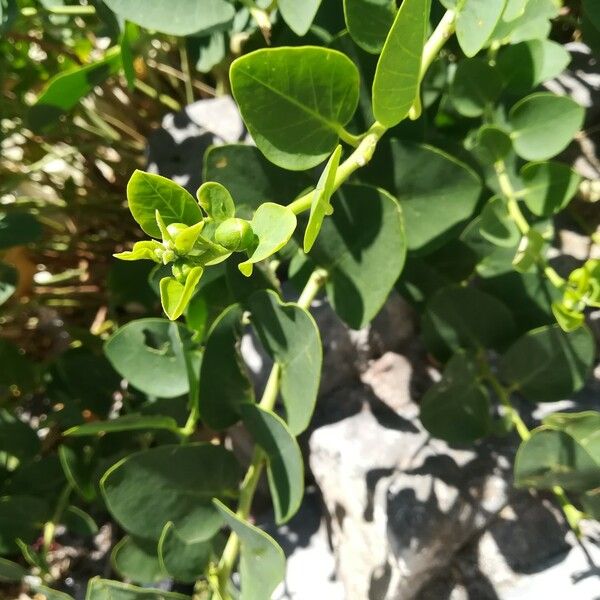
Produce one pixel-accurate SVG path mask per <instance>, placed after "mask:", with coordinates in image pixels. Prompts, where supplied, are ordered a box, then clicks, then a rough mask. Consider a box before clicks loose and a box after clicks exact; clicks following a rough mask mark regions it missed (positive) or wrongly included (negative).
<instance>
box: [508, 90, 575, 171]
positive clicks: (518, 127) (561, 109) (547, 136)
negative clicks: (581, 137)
mask: <svg viewBox="0 0 600 600" xmlns="http://www.w3.org/2000/svg"><path fill="white" fill-rule="evenodd" d="M583 117H584V110H583V108H582V107H581V106H579V104H577V102H575V101H574V100H572V99H571V98H568V97H566V96H556V95H554V94H550V93H546V92H540V93H537V94H532V95H531V96H527V97H526V98H523V99H522V100H520V101H519V102H517V103H516V104H515V105H514V106H513V107H512V109H511V111H510V115H509V122H510V125H511V127H512V132H511V138H512V141H513V145H514V147H515V151H516V153H517V154H518V155H519V156H520V157H521V158H524V159H525V160H547V159H549V158H552V157H553V156H555V155H556V154H558V153H559V152H562V151H563V150H564V149H565V148H566V147H567V146H568V145H569V143H570V142H571V140H572V139H573V137H574V136H575V134H576V133H577V132H578V131H579V130H580V129H581V126H582V125H583Z"/></svg>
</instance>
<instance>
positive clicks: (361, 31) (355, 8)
mask: <svg viewBox="0 0 600 600" xmlns="http://www.w3.org/2000/svg"><path fill="white" fill-rule="evenodd" d="M344 16H345V18H346V27H347V28H348V31H349V32H350V35H351V36H352V39H353V40H354V41H355V42H356V43H357V44H358V45H359V46H360V47H361V48H362V49H363V50H366V51H367V52H372V53H373V54H379V53H380V52H381V49H382V48H383V44H384V43H385V40H386V38H387V35H388V32H389V30H390V29H391V27H392V24H393V23H394V17H395V16H396V2H395V0H344Z"/></svg>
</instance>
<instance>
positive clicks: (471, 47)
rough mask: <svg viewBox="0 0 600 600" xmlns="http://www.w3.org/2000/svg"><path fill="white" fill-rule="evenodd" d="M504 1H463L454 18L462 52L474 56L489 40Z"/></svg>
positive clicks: (502, 8)
mask: <svg viewBox="0 0 600 600" xmlns="http://www.w3.org/2000/svg"><path fill="white" fill-rule="evenodd" d="M505 2H506V0H463V1H462V2H459V9H458V15H457V17H456V37H457V38H458V43H459V44H460V47H461V48H462V51H463V52H464V53H465V54H466V55H467V56H469V57H471V56H475V55H476V54H477V53H478V52H479V51H480V50H481V49H482V48H483V47H484V46H485V44H486V42H487V41H488V40H489V39H490V37H491V35H492V33H493V32H494V29H495V28H496V24H497V23H498V21H499V20H500V17H501V15H502V12H503V11H504V4H505Z"/></svg>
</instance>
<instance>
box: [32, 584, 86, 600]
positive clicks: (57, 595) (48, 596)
mask: <svg viewBox="0 0 600 600" xmlns="http://www.w3.org/2000/svg"><path fill="white" fill-rule="evenodd" d="M30 587H31V589H32V590H33V591H35V592H37V594H36V595H40V596H42V598H44V600H75V599H74V598H73V596H70V595H69V594H65V593H64V592H59V591H58V590H54V589H52V588H49V587H47V586H45V585H31V586H30Z"/></svg>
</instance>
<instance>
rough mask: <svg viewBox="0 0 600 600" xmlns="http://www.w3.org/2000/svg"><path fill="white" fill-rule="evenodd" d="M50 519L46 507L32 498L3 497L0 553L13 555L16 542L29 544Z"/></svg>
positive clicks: (37, 499) (0, 500) (0, 502)
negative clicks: (20, 541)
mask: <svg viewBox="0 0 600 600" xmlns="http://www.w3.org/2000/svg"><path fill="white" fill-rule="evenodd" d="M49 517H50V510H49V508H48V505H47V504H46V502H44V500H42V499H41V498H36V497H33V496H4V497H3V498H0V552H1V553H2V554H13V553H14V552H15V551H16V550H17V544H16V540H17V539H20V540H22V541H23V542H24V543H25V544H31V543H32V542H33V541H35V539H36V538H37V536H38V535H39V534H40V532H41V530H42V527H43V526H44V523H45V521H46V519H48V518H49Z"/></svg>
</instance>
